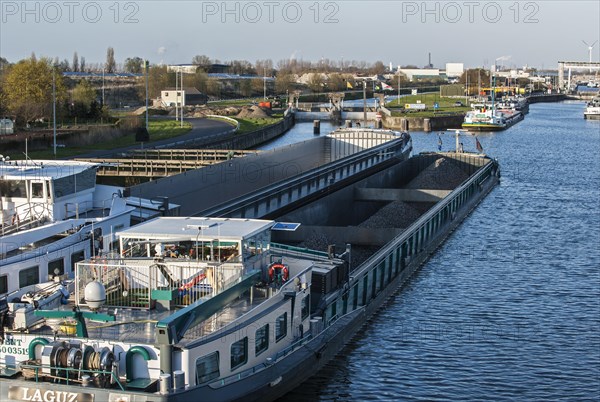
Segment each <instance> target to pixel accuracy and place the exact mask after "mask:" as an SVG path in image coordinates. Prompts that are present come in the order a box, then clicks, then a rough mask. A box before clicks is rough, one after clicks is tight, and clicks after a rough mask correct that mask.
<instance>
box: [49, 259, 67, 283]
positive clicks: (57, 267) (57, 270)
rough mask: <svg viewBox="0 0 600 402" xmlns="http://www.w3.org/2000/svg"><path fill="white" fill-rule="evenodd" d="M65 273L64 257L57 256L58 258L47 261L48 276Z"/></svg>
mask: <svg viewBox="0 0 600 402" xmlns="http://www.w3.org/2000/svg"><path fill="white" fill-rule="evenodd" d="M64 273H65V259H64V258H59V259H58V260H54V261H50V262H49V263H48V278H52V277H53V276H55V275H63V274H64Z"/></svg>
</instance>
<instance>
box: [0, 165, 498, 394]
mask: <svg viewBox="0 0 600 402" xmlns="http://www.w3.org/2000/svg"><path fill="white" fill-rule="evenodd" d="M465 158H466V156H465ZM470 158H475V157H470ZM498 181H499V169H498V165H497V163H496V162H495V161H492V160H489V159H487V161H486V163H483V164H482V166H481V167H479V168H478V169H477V170H476V171H475V173H473V174H472V175H471V176H470V178H469V179H468V180H467V181H466V182H464V183H463V184H462V185H460V186H459V187H458V188H456V189H455V190H454V191H453V192H452V193H451V194H450V195H448V196H447V197H445V198H444V199H442V200H441V201H440V202H438V203H437V204H436V205H435V206H434V207H432V208H431V209H430V210H429V211H427V212H426V213H424V214H423V215H422V216H421V218H419V220H417V221H416V222H415V223H414V224H413V225H411V226H410V227H409V228H408V229H407V230H406V231H405V232H403V233H402V234H400V235H398V236H396V237H395V238H394V240H392V241H391V242H390V243H388V244H387V245H386V246H384V247H383V249H382V250H380V252H383V253H384V254H385V253H386V252H390V253H391V250H396V251H397V250H399V249H400V247H401V246H403V245H404V244H405V242H408V241H409V240H408V239H409V238H411V236H414V235H417V234H418V233H421V232H422V229H423V228H424V227H427V228H428V229H427V230H429V228H430V226H429V222H431V221H436V222H437V225H436V226H435V230H434V226H431V232H432V234H431V235H430V236H429V238H427V236H425V241H423V242H422V243H420V246H416V249H418V252H415V253H414V254H413V255H411V256H409V257H406V258H403V261H406V263H404V262H402V263H400V262H398V267H395V275H394V276H393V277H391V278H390V280H389V282H388V283H387V284H386V285H385V286H384V287H382V288H381V289H380V291H379V293H378V294H376V296H374V297H373V298H372V299H371V300H370V301H368V303H367V304H366V305H365V306H362V307H359V308H357V309H355V310H353V311H351V312H349V313H347V314H345V315H342V316H340V317H339V318H338V319H337V320H336V321H334V322H332V323H331V324H330V325H329V326H328V327H326V328H325V329H324V330H323V331H322V332H320V333H319V334H316V336H314V338H309V337H305V339H304V341H303V342H299V343H298V345H297V346H296V347H294V348H292V349H291V350H289V351H288V352H287V354H285V355H284V356H281V357H279V358H277V359H276V360H275V361H274V362H273V363H272V364H269V365H267V364H265V365H263V366H261V367H259V368H256V369H255V370H253V371H252V372H249V371H246V372H245V373H240V374H239V375H238V377H237V378H232V377H229V378H227V379H225V380H220V381H217V382H214V383H211V384H208V385H203V386H192V387H188V388H187V389H185V390H183V391H180V392H176V393H171V394H169V395H160V394H157V393H156V394H150V393H141V392H131V391H118V390H116V389H100V388H81V387H74V386H72V385H71V386H68V385H64V384H43V383H37V384H36V383H35V382H32V381H25V380H20V379H11V380H9V381H3V382H4V384H3V386H2V387H1V389H0V400H8V393H9V389H10V388H13V387H28V388H36V389H40V388H46V389H50V387H51V389H52V390H54V391H63V392H70V393H93V395H94V397H95V399H94V401H116V400H127V401H130V402H134V401H157V402H158V401H160V402H174V401H177V402H187V401H191V400H197V401H215V402H216V401H254V400H256V401H258V400H260V401H269V400H275V399H277V398H279V397H282V396H284V395H285V394H286V393H288V392H290V391H291V390H293V389H294V388H296V387H298V386H299V385H301V384H302V383H303V382H304V381H306V380H307V379H308V378H310V377H311V376H313V375H315V374H316V373H317V372H318V370H320V369H321V368H322V367H323V366H324V365H325V364H326V363H327V362H328V361H330V360H331V359H333V358H334V357H335V356H336V355H337V354H338V353H339V352H340V351H341V350H342V349H343V348H344V346H345V345H346V344H347V343H348V342H349V341H350V340H351V339H352V338H353V337H354V336H355V334H356V333H357V331H358V330H359V329H360V328H361V327H362V326H363V325H364V324H365V323H366V321H367V319H368V318H369V317H371V316H372V315H373V314H375V313H376V312H377V310H378V309H379V308H381V307H382V306H383V305H384V303H385V302H386V300H388V299H389V298H390V297H391V296H392V295H394V294H395V293H396V292H397V291H398V290H399V289H400V288H401V286H402V284H403V283H404V282H405V281H406V280H407V279H408V278H410V277H411V275H412V274H413V273H415V271H417V270H418V269H419V268H420V267H421V266H422V264H423V263H424V262H425V261H426V260H427V259H428V258H429V257H430V256H431V255H432V254H433V253H434V252H435V250H436V249H437V248H438V247H439V246H440V245H441V244H442V243H443V242H444V241H445V239H446V238H447V237H448V236H449V235H450V234H451V233H452V232H453V231H454V230H455V229H456V227H457V226H459V225H460V224H461V222H462V221H463V220H464V219H465V218H466V217H467V216H468V215H469V214H470V212H471V211H472V210H473V209H474V208H475V207H476V206H477V205H478V204H479V202H481V200H483V198H485V196H486V195H487V194H488V193H489V192H490V191H491V190H492V189H493V188H494V187H495V186H496V185H497V183H498ZM441 214H445V215H444V216H446V218H447V219H443V220H442V219H438V215H440V216H439V217H441ZM425 225H427V226H425ZM421 236H422V235H420V234H419V237H421ZM411 241H412V240H411ZM411 244H412V243H411ZM377 264H379V260H377V261H375V262H373V263H372V264H371V265H373V266H375V265H377ZM365 265H368V264H367V263H365V264H363V265H361V267H359V268H358V269H357V271H364V270H365V269H371V268H369V267H366V268H362V267H364V266H365ZM372 269H376V268H372ZM355 272H356V271H355ZM355 272H353V275H354V274H355ZM358 275H360V272H359V273H358ZM390 276H391V269H390ZM352 285H353V284H352V283H350V286H349V287H348V288H347V289H346V290H345V291H343V292H340V293H339V295H338V298H339V297H342V294H343V293H345V292H349V289H351V287H352ZM118 398H124V399H118ZM13 400H14V399H13ZM16 400H20V399H16ZM21 400H22V399H21Z"/></svg>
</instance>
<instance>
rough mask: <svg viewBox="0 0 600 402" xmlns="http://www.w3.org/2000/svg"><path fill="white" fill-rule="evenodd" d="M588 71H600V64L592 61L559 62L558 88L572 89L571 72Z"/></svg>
mask: <svg viewBox="0 0 600 402" xmlns="http://www.w3.org/2000/svg"><path fill="white" fill-rule="evenodd" d="M565 69H568V76H567V82H566V85H565ZM583 69H588V70H589V71H590V72H591V71H592V70H596V71H600V62H596V61H592V62H588V61H559V62H558V88H560V89H564V88H571V71H572V70H583Z"/></svg>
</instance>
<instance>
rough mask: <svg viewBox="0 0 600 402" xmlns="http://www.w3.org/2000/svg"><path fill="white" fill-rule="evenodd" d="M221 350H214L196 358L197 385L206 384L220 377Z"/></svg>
mask: <svg viewBox="0 0 600 402" xmlns="http://www.w3.org/2000/svg"><path fill="white" fill-rule="evenodd" d="M219 375H221V373H220V372H219V352H214V353H211V354H209V355H206V356H202V357H199V358H198V359H196V385H200V384H204V383H206V382H208V381H210V380H214V379H215V378H218V377H219Z"/></svg>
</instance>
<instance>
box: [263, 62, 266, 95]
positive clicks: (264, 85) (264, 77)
mask: <svg viewBox="0 0 600 402" xmlns="http://www.w3.org/2000/svg"><path fill="white" fill-rule="evenodd" d="M263 98H264V99H265V100H267V68H266V67H264V68H263Z"/></svg>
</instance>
